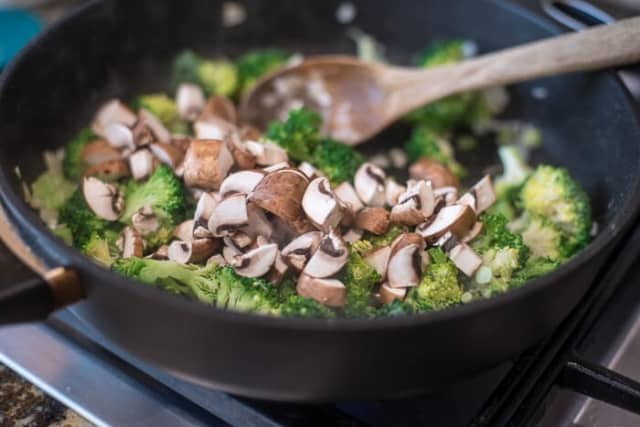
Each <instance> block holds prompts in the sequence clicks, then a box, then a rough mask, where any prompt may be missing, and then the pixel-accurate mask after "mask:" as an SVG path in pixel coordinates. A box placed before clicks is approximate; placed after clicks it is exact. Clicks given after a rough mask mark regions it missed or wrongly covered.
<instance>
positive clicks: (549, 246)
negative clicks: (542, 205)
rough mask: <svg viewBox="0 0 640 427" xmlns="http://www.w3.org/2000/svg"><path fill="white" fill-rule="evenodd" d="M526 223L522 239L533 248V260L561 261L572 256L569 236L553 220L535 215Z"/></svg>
mask: <svg viewBox="0 0 640 427" xmlns="http://www.w3.org/2000/svg"><path fill="white" fill-rule="evenodd" d="M526 224H527V226H526V228H525V229H524V231H522V239H523V241H524V244H525V245H527V247H528V248H529V249H530V250H531V259H532V260H537V259H540V258H542V259H548V260H549V261H561V260H564V259H566V258H568V257H569V256H571V254H572V248H571V247H569V245H568V244H567V243H568V242H567V236H566V235H565V234H564V233H563V232H562V230H560V229H559V228H558V227H556V226H555V225H554V224H553V223H552V222H551V221H549V220H547V219H546V218H543V217H540V216H533V217H530V218H528V221H527V222H526Z"/></svg>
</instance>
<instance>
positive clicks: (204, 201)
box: [193, 192, 218, 239]
mask: <svg viewBox="0 0 640 427" xmlns="http://www.w3.org/2000/svg"><path fill="white" fill-rule="evenodd" d="M216 206H218V201H217V200H216V198H215V197H213V196H212V195H211V194H209V193H207V192H203V193H202V194H201V195H200V198H199V199H198V203H197V204H196V211H195V213H194V215H193V236H194V237H195V238H199V239H203V238H207V237H212V235H211V231H209V219H211V215H213V211H214V210H215V208H216Z"/></svg>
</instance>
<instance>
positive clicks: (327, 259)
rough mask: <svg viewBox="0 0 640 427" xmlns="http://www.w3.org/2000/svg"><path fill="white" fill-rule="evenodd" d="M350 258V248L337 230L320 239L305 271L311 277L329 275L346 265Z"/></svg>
mask: <svg viewBox="0 0 640 427" xmlns="http://www.w3.org/2000/svg"><path fill="white" fill-rule="evenodd" d="M348 258H349V249H348V248H347V244H346V243H345V242H344V240H342V238H341V237H340V236H338V235H337V234H336V232H335V231H331V232H330V233H329V234H327V235H326V236H324V237H323V238H322V239H321V240H320V245H319V246H318V249H317V250H316V251H315V253H314V254H313V255H312V256H311V259H310V260H309V262H308V263H307V265H306V266H305V268H304V270H303V272H304V274H306V275H307V276H311V277H319V278H324V277H329V276H333V275H334V274H336V273H337V272H338V271H340V270H341V269H342V267H344V265H345V264H346V263H347V259H348Z"/></svg>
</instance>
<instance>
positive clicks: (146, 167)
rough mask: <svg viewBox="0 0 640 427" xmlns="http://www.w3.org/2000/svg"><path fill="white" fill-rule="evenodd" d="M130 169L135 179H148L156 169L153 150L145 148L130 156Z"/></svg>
mask: <svg viewBox="0 0 640 427" xmlns="http://www.w3.org/2000/svg"><path fill="white" fill-rule="evenodd" d="M129 169H130V171H131V175H132V176H133V179H135V180H136V181H141V180H143V179H147V178H148V177H149V176H150V175H151V174H152V173H153V169H154V159H153V154H151V151H149V150H147V149H146V148H143V149H141V150H138V151H136V152H134V153H133V154H131V155H130V156H129Z"/></svg>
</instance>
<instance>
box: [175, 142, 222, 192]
mask: <svg viewBox="0 0 640 427" xmlns="http://www.w3.org/2000/svg"><path fill="white" fill-rule="evenodd" d="M232 166H233V157H232V156H231V152H229V149H228V148H227V144H225V143H224V142H223V141H220V140H215V139H213V140H202V139H197V140H194V141H192V142H191V145H189V149H188V150H187V153H186V155H185V158H184V176H183V179H184V182H185V184H186V185H188V186H191V187H198V188H202V189H205V190H217V189H218V188H219V187H220V184H222V181H223V180H224V178H225V177H226V176H227V174H228V173H229V170H230V169H231V167H232Z"/></svg>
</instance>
